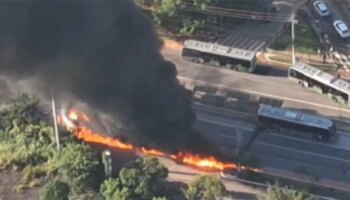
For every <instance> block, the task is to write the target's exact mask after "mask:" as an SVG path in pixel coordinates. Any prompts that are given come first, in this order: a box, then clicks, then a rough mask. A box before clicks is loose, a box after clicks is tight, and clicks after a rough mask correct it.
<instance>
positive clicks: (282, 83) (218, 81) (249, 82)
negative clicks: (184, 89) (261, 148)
mask: <svg viewBox="0 0 350 200" xmlns="http://www.w3.org/2000/svg"><path fill="white" fill-rule="evenodd" d="M162 53H163V55H164V57H165V59H167V60H170V61H172V62H174V63H175V64H176V67H177V71H178V77H179V78H180V79H182V78H184V79H186V80H185V81H187V82H202V84H205V83H208V84H212V85H215V86H218V87H224V88H227V89H232V90H240V91H244V92H248V93H255V94H256V95H261V96H269V97H272V98H276V99H281V100H283V101H284V103H283V105H284V106H285V107H291V108H293V107H294V108H298V109H304V110H309V111H313V112H316V113H319V114H323V115H325V116H330V117H334V118H339V119H343V120H347V119H350V109H349V108H348V107H346V106H339V104H336V103H335V102H333V101H331V100H329V99H328V98H326V97H324V96H322V95H319V94H317V93H316V92H313V91H310V90H308V89H305V88H302V87H300V86H299V85H297V84H295V83H292V82H290V81H289V80H288V79H287V78H286V77H283V76H262V75H256V74H249V73H241V72H234V71H231V70H226V69H220V68H215V67H211V66H206V65H200V64H195V63H191V62H188V61H185V60H183V59H182V58H181V56H180V53H179V52H178V51H175V50H171V49H163V50H162Z"/></svg>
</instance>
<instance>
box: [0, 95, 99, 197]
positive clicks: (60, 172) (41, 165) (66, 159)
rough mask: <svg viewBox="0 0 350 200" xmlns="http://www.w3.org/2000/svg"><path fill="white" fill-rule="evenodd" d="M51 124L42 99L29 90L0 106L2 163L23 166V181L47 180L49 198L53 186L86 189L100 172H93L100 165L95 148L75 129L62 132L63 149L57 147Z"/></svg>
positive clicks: (8, 165) (0, 164)
mask: <svg viewBox="0 0 350 200" xmlns="http://www.w3.org/2000/svg"><path fill="white" fill-rule="evenodd" d="M52 124H53V121H52V118H51V116H50V115H48V114H46V113H45V112H44V111H43V110H42V109H41V108H40V107H39V101H38V100H37V99H35V98H32V97H30V96H28V95H26V94H21V95H18V96H16V97H15V98H13V99H11V100H10V101H9V102H8V103H6V104H5V105H4V107H3V108H2V109H1V110H0V166H1V167H3V168H9V169H11V168H12V169H18V170H21V171H22V182H24V183H29V182H30V181H31V180H32V179H38V178H39V179H40V178H41V180H45V182H48V183H47V184H46V185H45V187H44V191H45V194H47V198H48V196H50V195H51V196H52V195H54V194H55V193H54V192H53V191H56V189H52V188H58V189H61V190H62V191H65V192H67V190H66V186H65V185H66V184H68V186H69V187H70V188H71V189H70V190H68V193H69V192H70V191H73V190H78V189H79V188H80V189H79V190H81V189H82V188H86V189H87V187H88V186H90V183H91V182H93V181H95V180H96V176H97V175H99V174H98V173H94V172H95V171H96V170H97V167H98V165H99V162H98V158H97V156H96V154H95V152H94V151H93V150H92V149H91V148H90V147H89V146H87V145H84V144H82V143H80V142H78V141H77V140H75V139H73V134H72V133H69V132H68V131H64V130H62V131H61V132H60V133H61V136H62V137H61V139H62V146H63V149H62V150H61V151H58V150H57V148H56V145H55V134H54V129H53V125H52ZM56 178H57V179H59V180H60V181H58V180H56ZM53 179H55V180H54V181H50V180H53ZM58 189H57V190H58ZM44 196H45V195H44ZM47 198H45V199H47Z"/></svg>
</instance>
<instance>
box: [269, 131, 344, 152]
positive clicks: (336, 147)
mask: <svg viewBox="0 0 350 200" xmlns="http://www.w3.org/2000/svg"><path fill="white" fill-rule="evenodd" d="M268 134H269V135H273V136H275V137H281V138H287V139H289V140H296V141H300V142H305V143H310V144H316V145H320V146H325V147H331V148H334V149H341V150H347V151H350V148H343V147H339V146H334V145H330V144H325V143H321V142H315V141H312V140H304V139H300V138H297V137H291V136H287V135H283V134H275V133H268Z"/></svg>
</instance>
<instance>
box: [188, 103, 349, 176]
mask: <svg viewBox="0 0 350 200" xmlns="http://www.w3.org/2000/svg"><path fill="white" fill-rule="evenodd" d="M196 112H197V115H198V120H197V122H196V124H195V128H197V129H198V130H199V131H201V132H203V134H205V135H206V136H207V137H208V138H209V139H210V140H212V141H214V142H217V143H218V144H219V145H228V146H230V145H231V146H236V142H232V141H236V139H237V132H238V131H237V127H238V126H241V130H240V134H241V136H242V141H241V147H242V148H243V147H244V146H245V144H247V143H248V142H249V141H250V139H251V138H252V137H253V136H254V129H255V126H254V124H248V123H245V124H242V122H241V121H240V120H236V119H234V118H231V119H229V120H228V119H225V120H223V119H221V118H220V117H216V118H215V119H214V118H213V117H212V118H211V119H208V117H207V115H202V114H201V113H200V111H198V109H197V110H196ZM203 127H204V128H203ZM336 137H338V134H337V135H336ZM346 141H347V143H350V136H347V138H346ZM254 145H257V146H259V147H257V149H260V148H263V147H266V148H273V149H279V150H280V151H278V152H273V151H272V152H273V153H274V154H276V155H278V156H285V157H287V158H290V159H294V160H300V161H305V162H309V163H314V164H322V165H324V166H328V167H332V168H338V169H345V170H349V171H350V150H349V146H339V145H338V144H337V143H336V142H334V141H332V142H329V143H327V142H320V141H314V140H311V139H306V138H305V139H300V138H299V137H297V136H286V135H282V134H271V133H269V134H266V133H259V135H258V136H257V137H256V138H255V139H254V142H253V145H252V146H251V147H250V148H255V147H254Z"/></svg>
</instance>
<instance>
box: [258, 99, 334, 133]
mask: <svg viewBox="0 0 350 200" xmlns="http://www.w3.org/2000/svg"><path fill="white" fill-rule="evenodd" d="M257 125H258V127H259V128H261V129H269V128H270V129H272V130H273V131H275V132H280V130H281V129H285V130H284V131H288V130H290V131H296V132H300V133H303V134H309V135H311V136H312V138H314V139H329V138H330V137H331V136H332V135H333V134H335V132H336V126H335V123H334V122H333V121H332V120H330V119H326V118H322V117H318V116H314V115H309V114H305V113H302V112H297V111H291V110H287V109H283V108H277V107H272V106H269V105H264V104H261V105H260V108H259V110H258V112H257Z"/></svg>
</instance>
